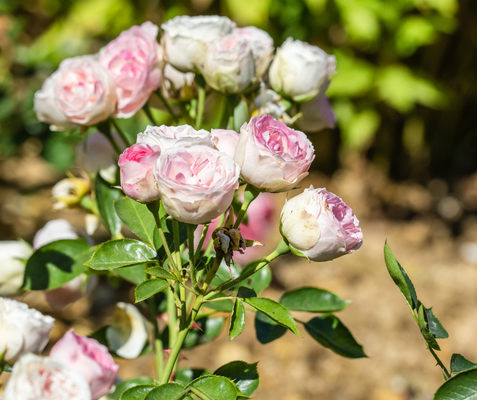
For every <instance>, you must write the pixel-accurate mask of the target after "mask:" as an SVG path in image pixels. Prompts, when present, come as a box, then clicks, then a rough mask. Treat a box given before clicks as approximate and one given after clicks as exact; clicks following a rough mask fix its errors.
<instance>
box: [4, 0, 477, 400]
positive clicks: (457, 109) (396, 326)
mask: <svg viewBox="0 0 477 400" xmlns="http://www.w3.org/2000/svg"><path fill="white" fill-rule="evenodd" d="M181 14H189V15H201V14H219V15H226V16H228V17H230V18H231V19H232V20H234V21H235V22H236V23H237V24H238V25H239V26H247V25H255V26H257V27H259V28H262V29H264V30H266V31H267V32H269V33H270V35H271V36H272V37H273V39H274V40H275V45H276V46H277V47H278V46H280V45H281V43H282V42H283V41H284V40H285V39H286V38H287V37H293V38H295V39H300V40H304V41H307V42H309V43H311V44H313V45H317V46H319V47H321V48H323V49H324V50H325V51H327V52H328V53H330V54H334V55H335V56H336V58H337V70H338V73H337V75H336V76H334V77H333V79H332V83H331V86H330V88H329V90H328V92H327V94H328V95H329V97H330V98H331V101H332V104H333V107H334V110H335V112H336V116H337V128H336V129H333V130H324V131H321V132H319V133H316V134H312V135H310V136H309V137H310V140H312V142H313V143H314V145H315V149H316V154H317V156H316V160H315V162H314V164H313V167H312V168H313V171H312V174H311V175H310V177H309V178H308V179H307V180H306V181H305V182H304V185H303V186H304V187H306V186H307V185H309V184H313V185H314V186H315V187H320V186H326V188H327V189H328V190H331V191H333V192H335V193H337V194H338V195H339V196H340V197H342V198H343V199H344V200H345V201H346V202H347V203H348V204H349V205H350V206H351V207H352V208H353V210H354V212H355V214H356V215H357V217H358V218H359V219H360V221H361V222H362V227H363V232H364V238H365V244H364V246H363V248H362V249H360V250H359V251H358V252H356V253H354V254H352V255H350V256H347V257H344V258H342V259H338V260H336V261H334V262H329V263H324V264H319V265H317V264H309V263H308V262H306V261H303V260H297V259H296V258H293V257H288V258H285V259H284V260H280V261H277V262H276V264H275V265H274V266H273V268H274V270H275V272H276V273H275V275H274V281H273V283H272V286H271V288H270V289H268V293H267V295H268V296H270V297H271V298H277V299H278V298H279V297H280V294H281V293H283V291H284V290H288V289H291V288H295V287H298V286H302V285H306V284H310V285H318V286H320V287H324V288H326V289H329V290H332V291H334V292H336V293H337V294H339V295H341V296H343V297H344V298H347V299H349V300H352V304H351V305H350V306H349V307H348V308H347V309H346V310H345V311H344V312H343V313H342V315H341V318H342V320H343V321H344V322H345V323H346V324H347V326H348V327H349V328H350V330H351V331H352V332H353V333H354V335H355V337H356V338H357V340H358V342H360V343H361V344H362V345H363V346H364V349H365V351H366V353H367V354H368V356H369V358H368V359H362V360H347V359H343V358H341V357H339V356H337V355H335V354H334V353H332V352H331V351H329V350H325V349H323V348H321V347H320V346H318V345H317V344H316V343H315V342H313V341H312V340H311V339H309V338H304V339H300V338H297V337H292V335H291V334H287V335H286V336H285V338H284V339H281V340H280V341H277V342H273V343H271V344H268V345H265V346H262V345H259V344H258V343H257V342H256V340H255V338H254V330H253V327H252V319H251V318H250V321H249V322H250V324H249V326H248V327H247V328H246V331H245V332H244V333H243V334H242V335H241V336H240V337H239V338H238V339H236V340H235V341H234V342H232V343H228V338H227V336H226V335H225V336H224V335H223V336H222V337H221V338H220V340H219V341H218V343H216V342H214V343H213V344H208V345H204V346H202V347H201V348H198V349H197V350H194V351H193V352H190V354H187V357H188V358H189V360H188V361H186V362H185V364H184V365H191V366H208V367H210V368H211V369H212V370H213V369H215V368H216V367H218V366H219V365H221V364H223V363H225V362H228V361H231V360H233V359H243V360H244V361H248V362H252V361H258V360H261V362H260V364H259V372H260V373H261V377H262V379H261V385H260V388H259V390H258V391H257V392H256V398H259V399H272V398H273V399H277V400H280V399H287V400H301V399H310V398H327V399H330V400H334V399H336V400H337V399H352V400H355V399H356V400H358V399H367V400H369V399H372V400H381V399H383V400H384V399H403V400H404V399H428V398H429V399H430V398H432V394H433V393H434V391H435V390H436V389H437V387H438V386H439V385H440V384H441V383H442V376H441V373H440V371H439V369H438V368H437V367H435V366H434V360H433V359H432V357H431V356H430V355H429V354H428V353H427V351H426V349H425V343H424V342H423V340H422V338H421V337H420V334H419V332H418V330H417V327H416V326H415V325H414V323H413V321H412V317H411V316H410V315H409V312H408V310H407V307H406V305H405V302H404V300H403V299H402V297H401V295H400V294H399V292H398V290H397V288H395V287H394V285H393V283H392V281H391V279H390V278H389V276H388V275H387V272H386V269H385V266H384V262H383V256H382V246H383V244H384V240H385V239H386V238H387V240H388V243H389V244H390V245H391V247H392V248H393V250H394V253H395V255H396V257H397V258H398V260H399V261H400V262H401V264H402V265H403V266H404V268H406V269H407V271H408V273H409V274H410V275H411V277H412V278H413V281H414V284H415V285H416V289H417V291H418V292H419V295H420V297H421V298H422V299H423V301H424V302H425V304H426V306H427V307H429V306H434V312H435V314H436V315H437V316H438V317H439V318H440V320H441V322H442V323H443V325H444V326H445V327H446V328H447V330H448V331H449V334H450V339H447V340H445V341H441V347H442V350H443V351H442V358H443V360H445V362H446V363H448V360H449V359H450V355H451V354H452V353H453V352H460V353H462V354H463V355H464V356H466V357H467V358H469V359H471V360H473V361H477V345H476V344H475V340H473V339H474V335H475V331H476V330H477V291H476V290H475V287H476V286H477V168H476V167H477V124H476V122H477V117H476V115H477V113H476V112H475V109H476V107H477V67H476V65H477V51H476V47H477V25H476V24H475V21H476V20H477V3H476V2H475V1H472V0H462V1H460V2H458V1H457V0H394V1H386V0H260V1H258V0H240V1H238V0H220V1H217V0H188V1H186V0H165V1H159V0H81V1H63V0H0V207H1V208H0V239H1V240H9V239H10V240H12V239H18V238H23V239H25V240H27V241H31V239H32V237H33V235H34V234H35V232H36V230H38V229H39V228H41V227H42V226H43V225H44V224H45V222H46V221H48V220H50V219H53V218H66V219H68V220H69V221H70V222H72V223H73V224H76V225H77V226H80V227H81V226H83V225H84V221H83V215H82V214H81V212H80V211H75V210H68V211H61V212H53V211H51V209H52V200H51V187H52V185H53V184H55V183H56V182H57V181H58V180H59V179H61V178H63V177H64V176H65V171H66V170H67V169H68V168H71V167H72V166H73V165H74V161H75V151H76V150H75V149H76V146H77V145H78V143H80V142H81V136H80V135H79V134H78V133H77V132H76V133H75V132H50V131H49V129H48V126H47V125H46V124H43V123H40V122H39V121H38V120H37V119H36V117H35V113H34V111H33V94H34V92H35V91H36V90H38V89H39V88H40V87H41V84H42V83H43V81H44V80H45V78H46V77H48V76H49V75H50V74H51V73H52V72H53V71H54V70H55V69H56V68H57V66H58V64H59V63H60V62H61V61H62V60H63V59H64V58H66V57H71V56H76V55H81V54H87V53H95V52H97V51H98V50H99V49H100V48H101V47H102V46H103V45H104V44H106V43H107V42H108V41H110V40H112V39H113V38H115V37H116V36H117V35H118V34H119V33H120V32H121V31H122V30H124V29H127V28H129V27H130V26H131V25H135V24H141V23H142V22H144V21H146V20H149V21H152V22H153V23H155V24H157V25H160V24H161V23H162V22H164V21H166V20H167V19H170V18H172V17H174V16H176V15H181ZM157 118H158V120H159V121H161V122H162V121H167V115H166V114H161V113H160V112H159V111H158V114H157ZM122 125H123V126H122V127H123V129H124V130H126V132H127V133H128V134H130V135H132V136H134V135H135V134H136V133H137V132H139V131H142V130H143V129H144V127H145V126H146V125H147V120H146V119H145V116H144V115H143V114H142V113H138V115H137V116H136V117H134V118H132V119H131V120H128V121H124V124H122ZM282 203H283V196H277V213H278V212H279V209H280V208H281V204H282ZM82 224H83V225H82ZM277 235H278V231H277V232H276V234H275V237H274V239H273V240H272V239H271V241H275V240H278V236H277ZM272 265H273V264H272ZM108 295H111V296H113V297H114V296H117V294H114V293H112V292H111V293H105V294H103V296H108ZM27 296H28V295H27ZM274 296H275V297H274ZM116 300H117V299H115V301H116ZM87 301H88V300H85V302H87ZM80 303H81V302H80ZM88 304H89V303H84V304H83V303H81V304H79V305H78V304H76V305H75V306H74V307H75V312H76V314H75V313H74V312H72V310H69V311H68V312H66V313H65V314H64V315H57V316H56V317H57V318H59V320H60V321H62V322H61V323H63V324H64V325H65V327H64V329H66V327H67V326H69V325H74V324H77V325H78V324H79V325H81V326H82V328H80V329H83V330H84V331H87V330H88V329H90V330H92V329H94V328H95V326H94V324H95V320H94V318H93V319H91V318H89V311H88V310H89V307H88ZM43 306H44V307H47V305H45V304H44V305H43ZM89 306H90V304H89ZM38 307H39V308H40V309H41V307H42V306H41V305H38ZM66 314H68V315H66ZM75 316H76V317H75ZM78 321H79V322H78ZM96 322H97V321H96ZM147 360H148V361H147V362H144V360H143V361H141V360H140V361H139V362H138V363H137V364H132V365H133V366H132V367H131V365H129V364H128V365H129V366H124V368H123V369H122V374H123V377H129V376H133V375H137V374H138V373H145V374H148V373H149V371H148V368H149V367H148V365H149V364H148V363H149V362H150V360H149V359H147ZM151 365H152V364H151ZM142 369H143V370H144V371H142V372H139V371H140V370H142ZM277 388H280V389H279V390H278V389H277Z"/></svg>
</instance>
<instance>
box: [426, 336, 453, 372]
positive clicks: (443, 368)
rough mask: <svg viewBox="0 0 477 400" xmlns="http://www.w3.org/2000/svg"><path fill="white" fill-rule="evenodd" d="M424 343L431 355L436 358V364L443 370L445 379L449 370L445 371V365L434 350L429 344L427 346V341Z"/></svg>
mask: <svg viewBox="0 0 477 400" xmlns="http://www.w3.org/2000/svg"><path fill="white" fill-rule="evenodd" d="M426 345H427V348H428V349H429V351H430V352H431V354H432V356H433V357H434V359H435V360H436V362H437V364H439V366H440V367H441V368H442V372H444V378H445V380H447V379H449V378H450V377H451V375H450V374H449V371H447V368H446V367H445V365H444V364H443V363H442V361H441V360H440V358H439V356H438V355H437V354H436V353H435V352H434V349H433V348H432V347H431V346H429V343H427V342H426Z"/></svg>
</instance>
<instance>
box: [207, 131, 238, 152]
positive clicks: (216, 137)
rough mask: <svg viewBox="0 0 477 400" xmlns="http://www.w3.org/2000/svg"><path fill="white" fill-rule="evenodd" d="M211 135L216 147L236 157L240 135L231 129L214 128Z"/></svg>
mask: <svg viewBox="0 0 477 400" xmlns="http://www.w3.org/2000/svg"><path fill="white" fill-rule="evenodd" d="M211 135H212V143H213V144H214V145H215V147H217V149H218V150H219V151H222V152H224V153H225V154H227V155H228V156H230V157H232V158H234V154H235V149H236V148H237V144H238V141H239V138H240V135H239V134H238V133H237V132H235V131H233V130H231V129H212V131H211Z"/></svg>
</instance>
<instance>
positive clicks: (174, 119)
mask: <svg viewBox="0 0 477 400" xmlns="http://www.w3.org/2000/svg"><path fill="white" fill-rule="evenodd" d="M154 93H156V95H157V97H159V99H160V100H161V101H162V104H164V106H165V107H166V108H167V111H168V112H169V114H170V115H171V117H172V120H173V121H174V123H176V124H178V123H179V119H178V118H177V117H176V115H175V114H174V111H172V107H171V106H170V104H169V102H168V101H167V100H166V98H165V97H164V96H163V95H162V93H161V89H158V90H156V91H155V92H154Z"/></svg>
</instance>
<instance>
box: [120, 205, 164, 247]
mask: <svg viewBox="0 0 477 400" xmlns="http://www.w3.org/2000/svg"><path fill="white" fill-rule="evenodd" d="M114 210H115V211H116V214H117V215H118V217H119V219H120V220H121V221H122V222H123V224H124V225H126V226H127V227H128V228H129V230H130V231H131V232H132V233H134V234H135V235H136V236H137V237H138V238H139V239H141V240H142V241H143V242H144V243H147V244H148V245H149V246H151V247H152V248H154V249H158V248H159V247H161V246H162V243H161V239H160V238H159V231H158V230H157V226H156V221H155V220H154V217H153V215H152V214H151V212H150V211H149V210H148V209H147V206H146V205H145V204H141V203H139V202H137V201H134V200H133V199H131V198H129V197H123V198H120V199H118V200H116V201H115V202H114Z"/></svg>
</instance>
